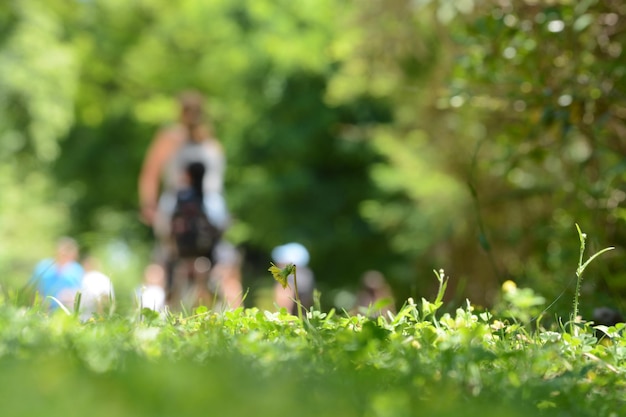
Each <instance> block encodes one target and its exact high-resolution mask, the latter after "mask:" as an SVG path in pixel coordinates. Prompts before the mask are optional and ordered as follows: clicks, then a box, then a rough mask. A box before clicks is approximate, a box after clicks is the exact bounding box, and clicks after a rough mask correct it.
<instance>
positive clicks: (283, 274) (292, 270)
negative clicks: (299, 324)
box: [268, 262, 302, 320]
mask: <svg viewBox="0 0 626 417" xmlns="http://www.w3.org/2000/svg"><path fill="white" fill-rule="evenodd" d="M268 271H270V272H271V273H272V276H273V277H274V279H275V280H276V281H278V282H279V283H280V285H282V287H283V288H287V287H288V286H289V279H288V278H289V275H291V274H293V287H294V288H293V291H294V293H295V295H296V300H295V301H296V304H297V306H298V318H299V319H300V320H302V303H301V302H300V295H299V294H298V278H297V276H296V266H295V265H294V264H292V263H289V264H287V265H285V267H284V268H279V267H277V266H276V265H274V264H273V263H272V262H270V267H269V269H268Z"/></svg>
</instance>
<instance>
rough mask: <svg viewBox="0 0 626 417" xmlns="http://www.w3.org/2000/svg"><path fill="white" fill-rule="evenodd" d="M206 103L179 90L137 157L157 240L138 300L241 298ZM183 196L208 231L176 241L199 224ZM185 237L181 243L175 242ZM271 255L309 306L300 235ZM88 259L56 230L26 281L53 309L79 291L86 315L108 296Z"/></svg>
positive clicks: (144, 207)
mask: <svg viewBox="0 0 626 417" xmlns="http://www.w3.org/2000/svg"><path fill="white" fill-rule="evenodd" d="M206 110H207V109H206V106H205V105H204V99H203V96H202V95H201V94H199V93H198V92H195V91H187V92H184V93H182V94H181V95H180V96H179V115H178V120H177V121H176V122H174V123H172V124H169V125H167V126H165V127H163V128H162V129H160V130H159V131H158V132H157V134H156V135H155V137H154V139H153V141H152V143H151V144H150V147H149V148H148V151H147V153H146V156H145V159H144V161H143V165H142V168H141V172H140V175H139V181H138V195H139V205H140V217H141V221H142V222H143V223H144V224H146V225H147V226H149V227H150V228H151V229H152V231H153V235H154V237H155V247H154V251H153V255H152V259H151V263H150V264H149V265H148V266H147V267H146V269H145V272H144V279H143V283H142V285H140V288H139V289H138V291H137V294H136V296H137V298H138V299H139V302H140V305H141V306H142V307H148V308H151V309H154V310H162V309H164V308H165V306H169V307H173V308H177V307H179V306H180V304H187V305H190V304H191V305H193V304H196V305H197V304H199V303H203V304H205V305H207V304H210V303H214V302H215V301H216V300H219V302H220V303H221V305H222V306H223V307H237V306H239V305H241V304H242V302H243V300H242V297H243V289H242V283H241V273H240V266H241V255H240V254H239V252H238V251H237V249H236V248H235V247H234V246H233V245H231V244H230V243H229V242H227V241H226V240H225V239H223V235H224V232H225V231H226V229H227V228H228V226H229V224H230V216H229V212H228V210H227V206H226V203H225V199H224V195H223V191H224V173H225V169H226V158H225V153H224V149H223V147H222V145H221V143H220V141H219V140H218V139H217V138H216V135H215V134H214V131H213V128H212V126H211V123H210V122H209V121H207V119H206V117H205V116H206V113H207V112H206ZM181 196H183V197H181ZM181 198H186V199H187V200H186V201H191V202H194V201H195V202H197V203H198V206H199V207H201V209H200V210H201V211H202V214H203V215H204V217H205V218H206V220H207V225H205V226H206V227H210V229H211V230H212V231H214V233H213V235H211V234H209V235H205V236H200V235H194V234H191V235H188V236H185V238H186V239H187V241H183V242H182V243H181V239H178V238H177V236H175V235H174V232H175V231H177V230H178V229H179V228H180V227H182V228H183V229H184V228H185V227H195V226H197V222H195V223H193V224H192V225H191V226H189V225H186V224H185V219H184V217H182V216H184V215H185V210H186V211H187V212H189V209H188V208H185V209H184V210H182V212H181V209H180V204H181V203H180V201H181ZM176 216H178V217H179V218H176ZM174 218H176V221H178V223H176V221H173V219H174ZM194 221H195V220H194ZM181 222H182V223H181ZM179 226H180V227H179ZM199 240H204V241H203V242H199ZM207 240H210V242H206V241H207ZM200 243H202V244H203V245H204V246H203V247H204V251H205V252H204V253H201V254H195V253H194V254H192V255H190V254H189V248H190V247H191V246H193V245H194V244H200ZM183 244H185V245H187V246H186V247H184V248H181V245H183ZM272 259H273V260H274V262H275V263H276V264H277V265H286V264H288V263H293V264H295V265H296V267H297V277H298V292H299V295H300V300H301V302H302V304H303V305H304V307H305V308H306V307H310V306H311V305H312V304H313V288H314V284H315V283H314V277H313V273H312V272H311V270H310V269H309V268H308V262H309V253H308V251H307V250H306V248H305V247H304V246H303V245H301V244H299V243H295V242H292V243H287V244H284V245H281V246H278V247H276V248H275V249H274V250H273V251H272ZM92 263H93V262H92V261H90V260H84V261H83V262H82V264H81V263H79V262H78V246H77V245H76V242H75V241H74V240H73V239H70V238H62V239H61V240H60V241H59V244H58V247H57V254H56V257H55V258H54V259H48V260H44V261H42V262H40V263H39V264H38V265H37V267H36V269H35V272H34V274H33V278H32V280H31V282H32V283H33V284H35V285H36V287H37V289H38V292H39V293H40V294H41V295H43V296H44V298H46V299H47V300H50V301H51V302H50V308H51V309H56V308H58V307H60V306H61V305H62V306H65V307H66V308H67V307H71V306H72V305H73V301H74V300H75V298H76V294H77V293H78V292H79V291H80V292H81V304H82V305H83V307H82V309H83V310H84V314H85V315H89V314H92V313H93V312H96V311H101V310H102V306H103V305H104V303H105V302H107V301H111V300H112V297H113V286H112V284H111V281H110V280H109V279H108V277H106V276H105V275H104V274H102V273H99V272H97V271H96V270H95V269H94V266H93V265H92ZM289 280H290V281H289V283H290V285H289V286H288V287H287V288H283V287H282V286H281V285H278V283H277V285H276V287H275V289H274V299H275V303H276V305H277V306H278V307H281V308H283V307H284V308H286V309H287V310H289V311H291V312H294V311H295V308H296V306H295V294H294V285H293V276H291V277H289ZM370 284H371V283H368V285H370ZM372 285H373V284H371V285H370V286H372Z"/></svg>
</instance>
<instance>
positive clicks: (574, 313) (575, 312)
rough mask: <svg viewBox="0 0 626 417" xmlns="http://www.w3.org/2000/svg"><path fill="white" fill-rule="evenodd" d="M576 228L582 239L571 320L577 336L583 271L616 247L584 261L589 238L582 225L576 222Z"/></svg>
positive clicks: (571, 326)
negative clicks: (582, 229) (581, 227)
mask: <svg viewBox="0 0 626 417" xmlns="http://www.w3.org/2000/svg"><path fill="white" fill-rule="evenodd" d="M576 230H578V237H579V239H580V256H579V258H578V268H576V292H575V293H574V308H573V311H572V317H571V320H570V330H571V332H572V334H574V335H575V336H577V335H578V328H577V327H576V324H575V322H576V318H577V317H578V306H579V300H580V286H581V283H582V281H583V272H584V271H585V268H587V266H588V265H589V264H590V263H591V261H593V260H594V259H596V258H597V257H598V256H600V255H602V254H603V253H604V252H608V251H610V250H613V249H615V248H614V247H612V246H609V247H607V248H604V249H602V250H600V251H599V252H596V253H595V254H594V255H592V256H591V257H590V258H589V259H587V261H586V262H585V263H583V256H584V253H585V242H586V240H587V234H586V233H583V232H582V231H581V230H580V227H579V226H578V224H576Z"/></svg>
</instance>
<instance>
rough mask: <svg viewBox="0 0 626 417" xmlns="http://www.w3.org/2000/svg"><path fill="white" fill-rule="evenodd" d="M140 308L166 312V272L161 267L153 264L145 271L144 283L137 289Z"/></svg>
mask: <svg viewBox="0 0 626 417" xmlns="http://www.w3.org/2000/svg"><path fill="white" fill-rule="evenodd" d="M136 294H137V298H138V299H139V306H140V308H149V309H151V310H154V311H158V312H162V311H164V310H165V297H166V294H165V271H164V270H163V268H162V267H161V266H160V265H157V264H151V265H148V267H146V270H145V271H144V282H143V284H142V285H141V286H140V287H139V288H138V289H137V292H136Z"/></svg>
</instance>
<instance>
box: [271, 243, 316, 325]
mask: <svg viewBox="0 0 626 417" xmlns="http://www.w3.org/2000/svg"><path fill="white" fill-rule="evenodd" d="M272 259H273V260H274V263H275V264H276V266H277V267H279V268H284V267H285V266H286V265H287V264H290V263H292V264H294V265H295V266H296V276H297V279H298V295H299V296H300V301H301V302H302V307H304V308H305V309H310V308H311V306H312V305H313V290H314V289H315V277H314V275H313V271H311V269H310V268H309V267H308V264H309V251H308V250H307V249H306V248H305V247H304V246H303V245H302V244H300V243H297V242H291V243H286V244H284V245H280V246H277V247H275V248H274V249H273V250H272ZM288 283H289V285H288V286H287V287H286V288H283V287H282V285H281V284H280V283H278V282H276V283H275V284H274V301H275V302H276V305H277V306H278V307H279V308H285V309H287V311H288V312H290V313H291V314H296V312H297V308H298V306H297V305H296V301H295V299H296V294H295V286H294V277H293V274H292V275H289V277H288Z"/></svg>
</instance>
